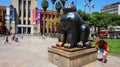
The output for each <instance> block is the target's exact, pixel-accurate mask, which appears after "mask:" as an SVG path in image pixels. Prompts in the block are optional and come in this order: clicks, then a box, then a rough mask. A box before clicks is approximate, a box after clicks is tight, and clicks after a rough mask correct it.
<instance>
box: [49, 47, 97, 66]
mask: <svg viewBox="0 0 120 67" xmlns="http://www.w3.org/2000/svg"><path fill="white" fill-rule="evenodd" d="M48 60H49V61H50V62H52V63H53V64H55V65H58V67H81V66H83V65H85V64H88V63H90V62H92V61H95V60H97V50H96V49H95V48H71V49H68V48H64V47H57V46H52V47H51V48H48Z"/></svg>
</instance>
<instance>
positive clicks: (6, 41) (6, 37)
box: [4, 34, 9, 44]
mask: <svg viewBox="0 0 120 67" xmlns="http://www.w3.org/2000/svg"><path fill="white" fill-rule="evenodd" d="M8 41H9V40H8V34H7V35H5V42H4V44H6V43H7V44H8Z"/></svg>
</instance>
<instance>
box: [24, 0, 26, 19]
mask: <svg viewBox="0 0 120 67" xmlns="http://www.w3.org/2000/svg"><path fill="white" fill-rule="evenodd" d="M24 17H26V1H24Z"/></svg>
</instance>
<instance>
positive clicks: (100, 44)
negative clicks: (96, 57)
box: [94, 39, 108, 63]
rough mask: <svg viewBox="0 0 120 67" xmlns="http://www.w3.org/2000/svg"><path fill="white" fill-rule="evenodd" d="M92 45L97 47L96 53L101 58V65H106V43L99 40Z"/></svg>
mask: <svg viewBox="0 0 120 67" xmlns="http://www.w3.org/2000/svg"><path fill="white" fill-rule="evenodd" d="M94 45H95V47H97V49H98V53H99V54H101V55H102V56H103V59H102V63H106V61H107V59H106V58H107V56H108V43H107V42H106V41H105V40H103V39H101V40H98V41H97V42H96V43H95V44H94Z"/></svg>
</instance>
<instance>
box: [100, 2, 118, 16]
mask: <svg viewBox="0 0 120 67" xmlns="http://www.w3.org/2000/svg"><path fill="white" fill-rule="evenodd" d="M101 12H108V13H110V14H118V15H120V2H116V3H112V4H109V5H106V6H103V8H102V9H101Z"/></svg>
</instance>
